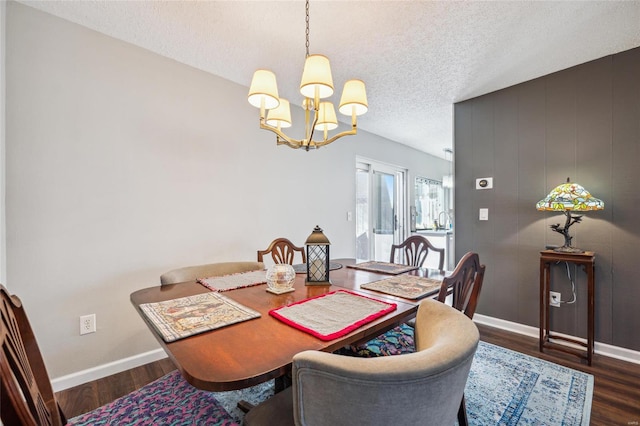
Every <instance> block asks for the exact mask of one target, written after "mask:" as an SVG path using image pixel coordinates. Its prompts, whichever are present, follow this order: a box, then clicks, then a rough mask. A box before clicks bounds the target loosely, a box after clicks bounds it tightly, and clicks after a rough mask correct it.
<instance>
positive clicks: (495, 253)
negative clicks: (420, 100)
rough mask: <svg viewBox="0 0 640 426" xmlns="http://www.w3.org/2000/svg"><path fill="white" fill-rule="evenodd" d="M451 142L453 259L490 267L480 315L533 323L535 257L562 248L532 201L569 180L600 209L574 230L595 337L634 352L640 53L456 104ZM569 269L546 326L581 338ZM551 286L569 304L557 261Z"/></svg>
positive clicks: (550, 218) (639, 318) (549, 216)
mask: <svg viewBox="0 0 640 426" xmlns="http://www.w3.org/2000/svg"><path fill="white" fill-rule="evenodd" d="M454 139H455V140H454V158H455V188H456V190H455V223H456V233H455V235H456V240H455V246H456V250H455V251H456V259H460V257H461V256H462V255H463V254H464V253H465V252H467V251H476V252H478V253H479V255H480V259H481V261H482V262H483V263H485V264H486V265H487V272H486V276H485V282H484V287H483V289H482V292H481V295H480V302H479V306H478V310H477V312H478V313H480V314H484V315H488V316H491V317H495V318H501V319H504V320H508V321H513V322H517V323H521V324H526V325H530V326H534V327H537V326H538V321H539V302H538V294H539V258H540V255H539V252H540V251H541V250H543V249H544V247H545V245H546V244H557V245H562V243H563V239H562V236H561V235H560V234H558V233H556V232H553V231H552V230H551V229H550V228H549V225H551V224H554V223H564V216H563V215H561V214H555V213H552V212H540V211H537V210H536V208H535V204H536V202H537V201H539V200H541V199H542V198H544V197H545V196H546V195H547V194H548V193H549V191H550V190H551V189H553V188H554V187H555V186H557V185H558V184H560V183H563V182H564V181H565V180H566V178H567V177H571V180H572V181H574V182H578V183H580V184H581V185H583V186H584V187H585V188H586V189H587V190H589V191H590V192H591V194H592V195H593V196H595V197H597V198H600V199H601V200H603V201H604V203H605V209H604V210H603V211H596V212H588V213H586V214H585V216H584V218H583V221H582V223H578V224H575V225H573V226H572V227H571V235H573V236H574V239H573V245H574V246H576V247H580V248H582V249H585V250H590V251H595V252H596V277H595V278H596V297H595V298H596V319H595V321H596V330H595V334H596V341H597V342H602V343H607V344H611V345H614V346H619V347H624V348H628V349H632V350H640V337H638V336H639V335H638V330H640V268H639V267H638V265H639V264H640V261H639V260H638V259H639V257H640V191H638V187H639V186H640V48H635V49H632V50H628V51H625V52H622V53H618V54H615V55H611V56H607V57H604V58H601V59H598V60H595V61H592V62H588V63H586V64H582V65H579V66H576V67H573V68H570V69H567V70H563V71H560V72H557V73H554V74H550V75H548V76H544V77H541V78H538V79H535V80H532V81H529V82H526V83H522V84H519V85H517V86H513V87H509V88H507V89H504V90H500V91H497V92H493V93H490V94H487V95H484V96H480V97H478V98H474V99H470V100H467V101H463V102H460V103H457V104H456V105H455V134H454ZM491 176H492V177H493V178H494V189H491V190H476V189H475V179H476V178H480V177H491ZM481 207H485V208H488V209H489V220H488V221H479V220H478V209H479V208H481ZM570 272H571V275H572V276H577V279H576V280H575V284H576V292H577V301H576V303H574V304H563V305H562V306H561V307H560V308H552V309H553V310H552V314H553V315H552V323H551V326H552V329H553V330H556V331H559V332H562V333H567V334H570V335H575V336H579V337H583V338H585V337H586V318H587V311H586V296H587V294H586V282H585V275H584V271H583V270H582V269H578V270H576V269H574V267H571V268H570ZM552 282H553V290H555V291H560V292H561V293H562V298H563V299H564V300H570V296H571V282H570V280H569V279H568V277H567V270H566V267H565V265H564V264H560V265H557V266H555V267H554V271H553V277H552Z"/></svg>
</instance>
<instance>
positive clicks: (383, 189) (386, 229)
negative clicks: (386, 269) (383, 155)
mask: <svg viewBox="0 0 640 426" xmlns="http://www.w3.org/2000/svg"><path fill="white" fill-rule="evenodd" d="M405 193H406V185H405V170H403V169H400V168H397V167H393V166H389V165H385V164H381V163H375V162H372V161H359V162H358V163H357V166H356V257H357V259H358V260H379V261H384V262H388V261H389V257H390V256H391V245H392V244H397V243H399V242H400V241H402V239H403V236H404V234H405V230H404V228H405V221H406V212H405V207H404V206H405V202H404V200H405Z"/></svg>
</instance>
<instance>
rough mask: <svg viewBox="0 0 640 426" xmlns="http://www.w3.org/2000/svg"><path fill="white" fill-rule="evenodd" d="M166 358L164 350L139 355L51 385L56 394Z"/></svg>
mask: <svg viewBox="0 0 640 426" xmlns="http://www.w3.org/2000/svg"><path fill="white" fill-rule="evenodd" d="M166 357H167V354H166V353H165V351H163V350H162V349H156V350H153V351H149V352H145V353H142V354H139V355H134V356H132V357H129V358H124V359H121V360H118V361H113V362H109V363H107V364H102V365H98V366H97V367H93V368H89V369H86V370H82V371H78V372H76V373H71V374H67V375H66V376H62V377H58V378H56V379H53V380H51V385H52V386H53V391H54V392H60V391H61V390H65V389H69V388H72V387H74V386H78V385H81V384H84V383H88V382H92V381H94V380H98V379H101V378H103V377H107V376H111V375H112V374H117V373H121V372H123V371H127V370H130V369H132V368H136V367H140V366H141V365H145V364H149V363H151V362H154V361H159V360H161V359H164V358H166Z"/></svg>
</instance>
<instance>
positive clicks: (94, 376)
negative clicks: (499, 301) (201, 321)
mask: <svg viewBox="0 0 640 426" xmlns="http://www.w3.org/2000/svg"><path fill="white" fill-rule="evenodd" d="M473 320H474V321H475V322H477V323H479V324H484V325H488V326H491V327H495V328H500V329H503V330H506V331H511V332H513V333H518V334H523V335H526V336H530V337H535V338H538V337H539V335H540V332H539V330H538V328H537V327H531V326H528V325H523V324H518V323H515V322H511V321H505V320H502V319H499V318H493V317H488V316H485V315H480V314H475V315H474V317H473ZM557 334H560V333H557ZM560 335H562V334H560ZM571 337H572V338H574V339H575V337H573V336H571ZM578 340H581V339H578ZM563 343H564V342H563ZM594 346H595V347H594V351H595V352H596V353H597V354H600V355H604V356H608V357H611V358H617V359H620V360H623V361H627V362H632V363H635V364H640V352H638V351H633V350H631V349H626V348H621V347H618V346H612V345H607V344H605V343H599V342H595V344H594ZM166 357H167V354H166V353H165V352H164V351H163V350H162V349H156V350H153V351H149V352H145V353H142V354H139V355H135V356H132V357H129V358H124V359H121V360H118V361H113V362H110V363H107V364H103V365H99V366H97V367H93V368H89V369H87V370H83V371H78V372H77V373H72V374H68V375H66V376H62V377H58V378H56V379H53V380H52V381H51V383H52V385H53V390H54V392H59V391H61V390H65V389H69V388H72V387H74V386H78V385H81V384H83V383H87V382H91V381H93V380H98V379H101V378H103V377H107V376H110V375H112V374H116V373H120V372H122V371H126V370H129V369H131V368H135V367H139V366H141V365H144V364H148V363H150V362H154V361H158V360H161V359H163V358H166Z"/></svg>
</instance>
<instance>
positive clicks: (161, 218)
mask: <svg viewBox="0 0 640 426" xmlns="http://www.w3.org/2000/svg"><path fill="white" fill-rule="evenodd" d="M6 4H7V8H6V12H7V13H6V20H7V27H6V43H7V49H6V69H7V93H6V126H7V127H6V153H7V158H6V170H5V171H6V220H7V237H6V238H7V241H6V246H7V271H6V272H7V281H6V284H7V285H8V287H9V289H10V291H11V292H13V293H16V294H18V295H19V296H20V297H21V298H22V299H23V302H24V304H25V306H26V307H27V310H28V313H29V315H30V318H31V321H32V325H33V327H34V330H35V333H36V335H37V337H38V340H39V342H40V345H41V347H42V350H43V353H44V357H45V360H46V363H47V366H48V368H49V373H50V374H51V376H52V377H54V378H56V377H59V376H62V375H66V374H71V373H74V372H78V371H81V370H84V369H88V368H91V367H96V366H99V365H102V364H105V363H109V362H114V361H118V360H121V359H123V358H126V357H130V356H135V355H137V354H141V353H144V352H147V351H151V350H154V349H157V348H158V347H159V346H158V344H157V343H156V341H155V340H154V339H153V337H152V336H151V333H150V332H149V330H148V329H147V327H146V326H145V325H144V323H143V322H142V320H141V318H139V316H138V314H137V313H136V312H135V310H134V308H133V307H132V306H131V303H130V302H129V295H130V294H131V292H133V291H135V290H137V289H140V288H144V287H149V286H153V285H159V276H160V274H161V273H163V272H165V271H167V270H169V269H172V268H176V267H180V266H185V265H195V264H200V263H208V262H215V261H232V260H253V259H255V258H256V250H258V249H263V248H265V247H266V246H267V245H268V243H269V242H270V241H271V240H272V239H274V238H276V237H279V236H285V237H288V238H290V239H291V240H292V241H294V242H296V243H298V244H302V243H303V242H304V240H305V239H306V237H307V236H308V235H309V234H310V233H311V231H312V229H313V227H314V226H315V225H320V226H321V227H322V228H323V229H324V230H325V233H326V235H327V236H328V237H329V239H330V240H331V242H332V247H331V253H332V255H333V256H335V257H354V255H355V222H353V221H352V222H349V221H347V211H355V161H356V155H361V156H363V157H366V158H371V159H376V160H379V161H384V162H387V163H390V164H395V165H400V166H404V167H406V168H407V169H408V170H409V177H410V179H411V178H412V177H413V176H415V175H423V176H427V177H431V178H440V177H441V176H442V175H443V174H444V173H445V172H446V171H447V170H448V162H446V161H444V160H442V159H437V158H435V157H432V156H430V155H427V154H424V153H421V152H418V151H416V150H414V149H411V148H408V147H406V146H403V145H399V144H397V143H394V142H391V141H389V140H386V139H383V138H381V137H378V136H375V135H372V134H368V133H367V132H362V131H361V132H359V134H358V135H357V136H355V137H349V138H344V139H342V140H340V141H338V142H335V143H334V144H332V145H330V146H328V147H325V148H323V149H321V150H318V151H314V152H304V151H300V150H292V149H289V148H287V147H277V146H276V143H275V135H273V134H271V133H268V132H265V131H263V130H260V129H259V127H258V110H256V109H255V108H253V107H251V106H250V105H249V103H248V102H247V100H246V97H247V91H248V87H245V86H241V85H237V84H234V83H231V82H229V81H227V80H224V79H221V78H219V77H216V76H213V75H211V74H208V73H205V72H202V71H199V70H197V69H194V68H191V67H188V66H185V65H183V64H180V63H178V62H175V61H173V60H169V59H167V58H164V57H161V56H159V55H156V54H154V53H151V52H149V51H146V50H144V49H141V48H138V47H135V46H132V45H129V44H126V43H123V42H120V41H118V40H114V39H112V38H110V37H107V36H104V35H102V34H99V33H97V32H94V31H90V30H88V29H86V28H83V27H81V26H78V25H75V24H71V23H69V22H67V21H64V20H62V19H59V18H56V17H53V16H51V15H49V14H46V13H43V12H40V11H37V10H34V9H32V8H30V7H28V6H24V5H22V4H19V3H15V2H7V3H6ZM3 30H4V28H3ZM224 59H225V58H224V57H221V58H220V60H224ZM250 80H251V75H247V76H246V81H247V84H249V82H250ZM371 108H376V106H375V104H372V105H371ZM292 112H293V113H294V117H293V119H294V121H296V122H297V123H300V122H301V119H302V111H301V110H300V109H298V110H296V111H292ZM364 119H365V120H366V116H364ZM299 126H300V124H299ZM297 130H298V131H300V130H301V129H300V127H297ZM294 131H295V130H294ZM89 313H96V314H97V328H98V331H97V333H95V334H90V335H86V336H79V332H78V330H79V325H78V322H79V316H80V315H85V314H89Z"/></svg>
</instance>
